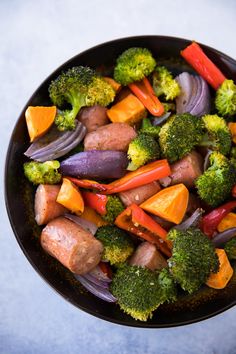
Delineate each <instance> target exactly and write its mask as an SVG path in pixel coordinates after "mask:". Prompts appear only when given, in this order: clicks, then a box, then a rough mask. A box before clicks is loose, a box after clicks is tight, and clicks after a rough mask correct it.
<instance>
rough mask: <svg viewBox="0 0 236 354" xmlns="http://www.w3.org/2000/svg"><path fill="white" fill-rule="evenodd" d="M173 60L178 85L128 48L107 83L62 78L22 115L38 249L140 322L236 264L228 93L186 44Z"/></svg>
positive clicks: (148, 56)
mask: <svg viewBox="0 0 236 354" xmlns="http://www.w3.org/2000/svg"><path fill="white" fill-rule="evenodd" d="M180 56H182V57H183V58H184V59H185V60H186V62H187V63H188V64H189V71H188V72H187V71H185V72H180V73H179V74H178V75H177V76H175V73H174V72H172V70H171V67H168V66H163V62H162V63H161V64H160V63H159V60H158V57H154V56H153V54H152V53H151V52H150V50H149V49H148V48H139V47H135V48H129V49H127V50H125V51H124V52H123V53H120V55H119V57H118V58H114V68H113V72H111V74H110V76H109V77H105V76H102V75H101V74H100V73H98V72H97V71H96V68H90V67H86V66H77V67H72V68H70V69H69V70H67V71H65V72H62V73H60V75H59V76H58V77H57V78H56V79H55V80H53V81H52V82H51V83H50V86H49V97H50V99H51V102H52V105H51V106H47V107H45V106H40V107H39V106H36V107H33V106H29V107H28V108H27V110H26V112H25V117H26V124H27V128H28V133H29V138H30V143H31V145H30V146H29V147H28V149H27V151H26V152H25V156H26V158H27V159H28V161H26V162H25V164H24V166H23V169H24V174H25V177H26V178H27V179H28V180H29V182H30V183H32V184H33V186H34V188H35V205H34V207H35V220H36V223H37V224H38V225H40V226H41V227H42V231H41V236H40V239H39V242H40V243H41V246H42V247H43V249H44V250H45V251H46V252H47V253H48V254H49V255H50V256H52V257H54V258H56V259H57V260H58V261H59V262H60V263H61V264H62V265H63V266H64V267H66V268H67V269H68V270H69V271H70V272H72V273H73V274H74V276H75V278H76V279H77V281H78V282H80V283H81V284H82V285H83V286H84V287H85V288H86V289H87V290H88V291H89V292H91V293H92V294H94V295H95V296H97V297H99V298H100V299H102V300H103V301H108V302H113V303H115V304H114V306H120V308H121V310H123V311H124V312H125V313H127V314H128V315H130V316H132V317H133V318H134V319H136V320H140V321H147V320H148V319H150V318H151V317H152V316H153V312H154V311H155V310H156V309H157V308H158V307H159V306H161V305H162V304H164V303H166V302H167V303H169V302H175V301H178V294H179V293H180V292H182V293H183V292H186V293H189V294H193V293H195V292H197V291H198V290H199V289H200V288H201V287H202V286H208V287H211V288H214V289H223V288H225V287H226V286H227V284H228V283H229V282H230V280H231V278H232V275H233V264H232V262H233V261H234V260H235V259H236V210H235V209H236V199H235V198H236V145H235V144H236V121H235V115H236V85H235V84H234V82H233V80H231V78H226V77H225V76H224V74H223V73H222V72H221V71H220V69H219V68H217V67H216V66H215V64H214V63H213V62H212V61H211V60H210V59H209V58H208V57H207V56H206V54H205V53H204V52H203V50H202V48H201V47H200V46H199V45H198V44H197V43H195V42H193V43H191V44H190V45H189V46H187V47H186V48H183V50H182V51H181V53H180ZM157 315H158V311H157Z"/></svg>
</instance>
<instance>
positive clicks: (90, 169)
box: [60, 150, 128, 179]
mask: <svg viewBox="0 0 236 354" xmlns="http://www.w3.org/2000/svg"><path fill="white" fill-rule="evenodd" d="M127 165H128V158H127V154H126V153H125V152H123V151H113V150H89V151H84V152H80V153H78V154H75V155H73V156H71V157H69V158H68V159H65V160H63V161H62V162H61V166H60V172H61V173H62V175H64V176H76V177H80V178H91V179H96V178H98V179H109V178H121V177H123V176H124V175H125V173H126V168H127Z"/></svg>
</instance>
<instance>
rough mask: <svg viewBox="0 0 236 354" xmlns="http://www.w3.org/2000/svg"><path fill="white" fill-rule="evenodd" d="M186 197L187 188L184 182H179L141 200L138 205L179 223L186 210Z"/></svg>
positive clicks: (187, 195) (187, 196) (187, 194)
mask: <svg viewBox="0 0 236 354" xmlns="http://www.w3.org/2000/svg"><path fill="white" fill-rule="evenodd" d="M188 198H189V191H188V189H187V188H186V187H185V185H184V184H182V183H180V184H176V185H175V186H171V187H168V188H165V189H162V190H161V191H160V192H158V193H157V194H155V195H153V196H152V197H151V198H149V199H147V200H146V201H145V202H143V203H142V204H141V205H140V207H141V208H143V209H144V210H146V211H148V212H150V213H152V214H155V215H157V216H160V217H161V218H163V219H165V220H168V221H170V222H173V223H175V224H179V223H180V222H181V221H182V219H183V217H184V215H185V212H186V210H187V206H188Z"/></svg>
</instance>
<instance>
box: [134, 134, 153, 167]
mask: <svg viewBox="0 0 236 354" xmlns="http://www.w3.org/2000/svg"><path fill="white" fill-rule="evenodd" d="M128 157H129V159H130V160H131V162H130V163H129V165H128V168H127V169H128V170H129V171H134V170H136V169H137V168H139V167H140V166H143V165H145V164H146V163H147V162H150V161H152V160H155V159H158V158H159V157H160V148H159V145H158V142H157V141H156V140H155V139H154V138H153V137H152V136H151V135H147V134H142V133H140V134H139V135H138V136H137V137H136V138H135V139H134V140H132V141H131V143H130V144H129V148H128Z"/></svg>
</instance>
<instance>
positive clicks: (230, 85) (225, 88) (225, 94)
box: [215, 80, 236, 116]
mask: <svg viewBox="0 0 236 354" xmlns="http://www.w3.org/2000/svg"><path fill="white" fill-rule="evenodd" d="M215 105H216V109H217V110H218V112H219V114H221V115H222V116H233V115H234V114H236V85H235V83H234V82H233V80H224V82H223V83H222V84H221V85H220V87H219V88H218V90H217V91H216V99H215Z"/></svg>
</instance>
